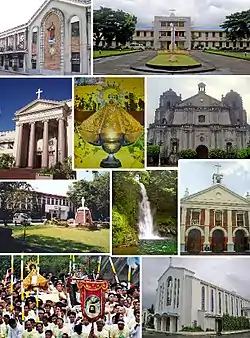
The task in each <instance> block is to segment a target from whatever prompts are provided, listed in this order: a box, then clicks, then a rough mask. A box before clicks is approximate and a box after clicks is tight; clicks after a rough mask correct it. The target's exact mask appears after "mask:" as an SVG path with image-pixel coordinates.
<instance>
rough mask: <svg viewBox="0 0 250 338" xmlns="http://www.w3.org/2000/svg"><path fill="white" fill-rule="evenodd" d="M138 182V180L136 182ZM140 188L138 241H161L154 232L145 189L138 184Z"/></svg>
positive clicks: (142, 185) (141, 184)
mask: <svg viewBox="0 0 250 338" xmlns="http://www.w3.org/2000/svg"><path fill="white" fill-rule="evenodd" d="M136 181H138V179H137V180H136ZM139 184H140V187H141V194H142V201H141V203H140V218H139V239H140V240H152V239H162V237H160V236H158V235H157V234H156V233H155V231H154V221H153V216H152V213H151V209H150V203H149V200H148V195H147V191H146V188H145V186H144V184H143V183H141V182H139Z"/></svg>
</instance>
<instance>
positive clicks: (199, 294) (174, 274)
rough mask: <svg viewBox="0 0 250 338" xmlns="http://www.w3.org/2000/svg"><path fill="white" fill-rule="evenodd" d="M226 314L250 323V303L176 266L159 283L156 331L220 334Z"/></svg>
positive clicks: (155, 318)
mask: <svg viewBox="0 0 250 338" xmlns="http://www.w3.org/2000/svg"><path fill="white" fill-rule="evenodd" d="M223 314H228V315H230V316H234V317H238V316H245V317H247V318H249V319H250V300H249V299H246V298H244V297H242V296H241V295H239V294H236V293H235V292H233V291H229V290H226V289H224V288H223V287H222V286H218V285H214V284H212V283H210V282H208V281H205V280H202V279H200V278H198V277H196V276H195V272H193V271H190V270H188V269H185V268H184V267H175V266H172V264H171V262H170V265H169V267H168V268H167V270H166V271H165V272H164V273H163V274H162V276H160V278H159V279H158V286H157V290H156V303H155V314H154V321H155V325H154V326H155V330H156V331H160V332H178V331H180V330H181V329H182V328H183V327H194V326H201V328H202V329H203V330H204V331H206V330H208V331H209V329H210V330H214V331H220V329H221V325H222V316H223Z"/></svg>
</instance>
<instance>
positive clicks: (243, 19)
mask: <svg viewBox="0 0 250 338" xmlns="http://www.w3.org/2000/svg"><path fill="white" fill-rule="evenodd" d="M221 28H223V29H225V31H226V33H227V38H228V39H229V40H230V41H238V40H242V39H249V37H250V10H247V11H242V12H236V13H233V14H231V15H228V16H226V19H225V21H224V22H223V24H222V25H221Z"/></svg>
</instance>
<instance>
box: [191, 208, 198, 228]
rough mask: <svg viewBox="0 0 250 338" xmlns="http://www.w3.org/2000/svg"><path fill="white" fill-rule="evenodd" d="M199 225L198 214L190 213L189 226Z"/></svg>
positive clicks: (195, 212) (196, 212)
mask: <svg viewBox="0 0 250 338" xmlns="http://www.w3.org/2000/svg"><path fill="white" fill-rule="evenodd" d="M199 224H200V212H199V211H192V216H191V225H199Z"/></svg>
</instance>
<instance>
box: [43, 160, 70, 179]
mask: <svg viewBox="0 0 250 338" xmlns="http://www.w3.org/2000/svg"><path fill="white" fill-rule="evenodd" d="M40 174H50V175H53V178H54V179H67V180H70V179H75V176H76V175H75V172H74V171H73V170H72V158H71V157H68V158H65V159H64V160H63V162H62V163H60V162H58V163H56V164H55V165H54V167H51V168H48V169H42V170H41V171H40Z"/></svg>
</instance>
